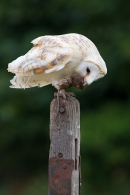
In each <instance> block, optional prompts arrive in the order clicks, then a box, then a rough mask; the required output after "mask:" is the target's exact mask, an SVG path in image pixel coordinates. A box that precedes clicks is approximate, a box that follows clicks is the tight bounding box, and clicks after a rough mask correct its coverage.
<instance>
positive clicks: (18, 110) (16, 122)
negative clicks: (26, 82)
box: [0, 0, 130, 195]
mask: <svg viewBox="0 0 130 195" xmlns="http://www.w3.org/2000/svg"><path fill="white" fill-rule="evenodd" d="M129 10H130V2H129V1H128V0H123V1H122V0H87V1H86V0H70V1H63V0H56V1H54V0H10V1H7V0H1V1H0V44H1V47H0V64H1V70H0V195H35V194H37V195H42V194H47V183H48V178H47V177H48V173H47V169H48V168H47V167H48V151H49V106H50V102H51V100H52V99H53V93H54V92H55V89H54V88H53V87H52V86H46V87H44V88H41V89H38V88H32V89H27V90H16V89H10V88H9V85H10V84H9V80H10V79H11V78H12V77H13V75H12V74H11V73H8V72H7V66H8V63H9V62H11V61H13V60H14V59H16V58H17V57H19V56H21V55H24V54H25V53H26V52H27V51H28V50H29V49H30V48H31V46H32V45H31V44H30V42H31V41H32V40H33V39H34V38H36V37H38V36H42V35H50V34H51V35H56V34H65V33H71V32H75V33H80V34H83V35H85V36H87V37H88V38H89V39H91V40H92V41H93V42H94V43H95V45H96V46H97V48H98V50H99V51H100V53H101V55H102V57H103V58H104V60H105V62H106V64H107V68H108V74H107V76H105V77H104V78H103V79H101V80H99V81H97V82H95V83H93V84H92V85H91V86H89V87H86V89H85V90H84V91H83V92H82V91H81V92H80V91H77V90H74V92H75V93H76V96H77V99H78V100H79V101H80V104H81V156H82V184H83V185H82V195H86V194H87V195H129V194H130V185H129V184H130V152H129V151H130V86H129V85H130V14H129Z"/></svg>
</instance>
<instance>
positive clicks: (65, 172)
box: [49, 96, 81, 195]
mask: <svg viewBox="0 0 130 195" xmlns="http://www.w3.org/2000/svg"><path fill="white" fill-rule="evenodd" d="M57 109H58V102H57V99H56V98H54V99H53V100H52V102H51V107H50V141H51V143H50V152H49V195H80V194H81V175H80V105H79V102H78V100H77V99H76V98H75V97H72V96H69V97H67V99H66V100H65V99H64V98H63V97H59V112H58V113H57Z"/></svg>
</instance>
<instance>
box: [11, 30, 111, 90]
mask: <svg viewBox="0 0 130 195" xmlns="http://www.w3.org/2000/svg"><path fill="white" fill-rule="evenodd" d="M32 43H33V45H34V46H33V48H32V49H31V50H29V51H28V52H27V53H26V54H25V55H23V56H20V57H19V58H17V59H16V60H14V61H13V62H11V63H9V65H8V71H9V72H12V73H14V74H15V76H14V78H13V79H12V80H11V81H10V82H11V84H12V86H10V87H11V88H23V89H25V88H30V87H36V86H38V87H43V86H45V85H49V84H52V85H53V86H54V87H55V88H56V89H58V91H60V90H62V89H65V88H68V87H71V86H74V87H77V88H80V89H82V88H83V86H85V85H89V84H91V83H92V82H93V81H95V80H97V79H99V78H101V77H103V76H104V75H105V74H106V73H107V68H106V64H105V62H104V60H103V59H102V57H101V56H100V54H99V52H98V50H97V48H96V46H95V45H94V43H93V42H92V41H90V40H89V39H88V38H87V37H85V36H83V35H80V34H75V33H71V34H65V35H56V36H48V35H47V36H41V37H38V38H36V39H34V40H33V41H32Z"/></svg>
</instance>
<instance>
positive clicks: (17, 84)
mask: <svg viewBox="0 0 130 195" xmlns="http://www.w3.org/2000/svg"><path fill="white" fill-rule="evenodd" d="M10 83H11V84H12V85H11V86H10V88H19V89H26V88H31V87H43V86H46V85H49V84H51V82H50V81H49V80H47V79H45V81H44V76H43V75H30V76H20V75H17V74H16V76H14V78H13V79H12V80H10Z"/></svg>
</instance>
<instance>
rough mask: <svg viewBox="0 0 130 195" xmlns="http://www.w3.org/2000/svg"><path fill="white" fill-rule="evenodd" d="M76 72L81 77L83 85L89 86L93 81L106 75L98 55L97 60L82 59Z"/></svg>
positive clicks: (104, 66)
mask: <svg viewBox="0 0 130 195" xmlns="http://www.w3.org/2000/svg"><path fill="white" fill-rule="evenodd" d="M76 71H77V72H79V74H80V75H82V76H83V78H84V85H86V84H87V85H89V84H91V83H92V82H93V81H96V80H97V79H100V78H102V77H104V76H105V75H106V74H107V67H106V64H105V62H104V60H103V59H102V57H101V56H100V54H98V56H97V59H96V56H94V57H91V58H86V59H84V60H83V61H82V62H81V64H80V65H79V66H78V67H77V69H76Z"/></svg>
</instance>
